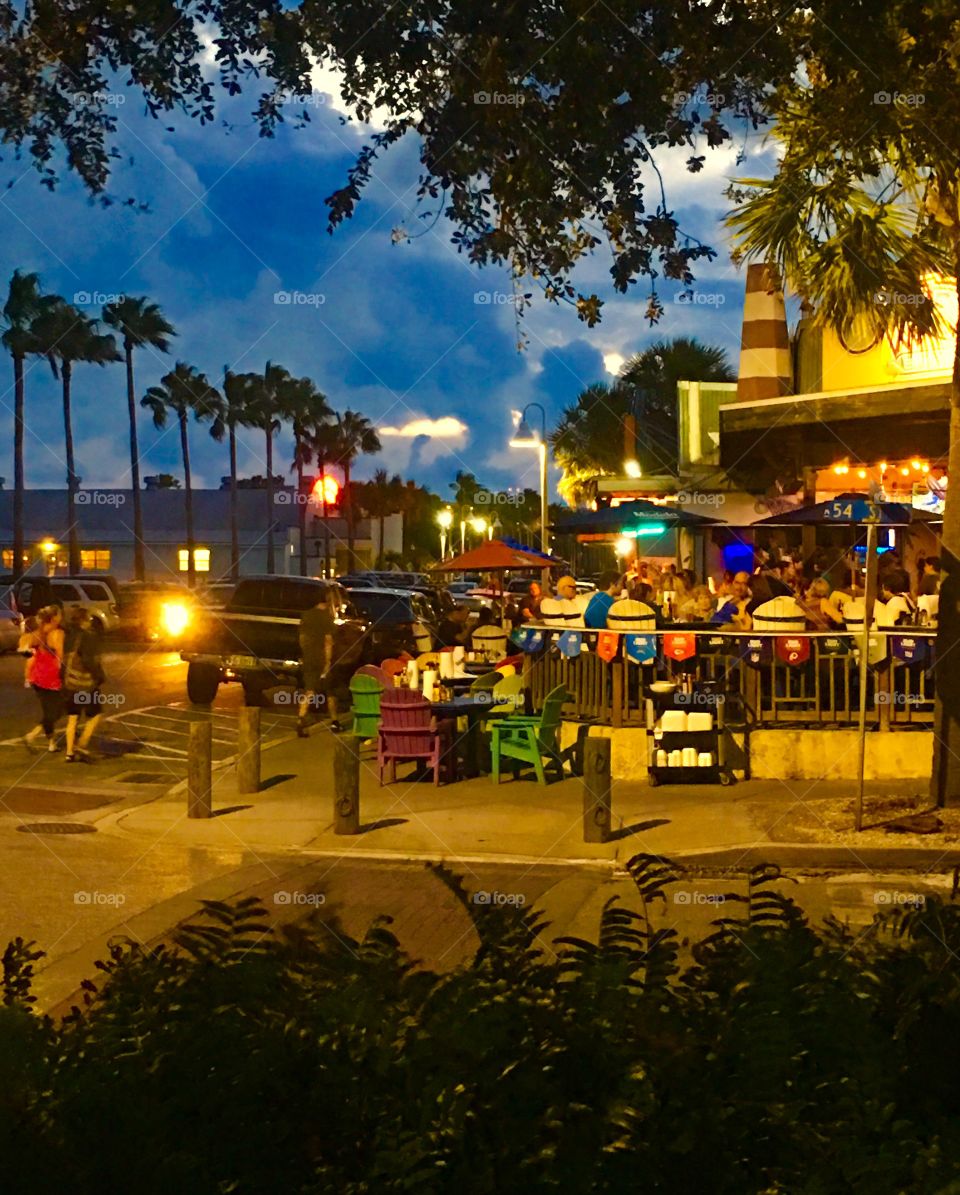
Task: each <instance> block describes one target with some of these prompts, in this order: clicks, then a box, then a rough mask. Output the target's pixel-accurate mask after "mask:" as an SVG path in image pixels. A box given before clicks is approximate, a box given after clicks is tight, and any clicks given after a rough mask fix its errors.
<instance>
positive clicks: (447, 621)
mask: <svg viewBox="0 0 960 1195" xmlns="http://www.w3.org/2000/svg"><path fill="white" fill-rule="evenodd" d="M469 621H470V609H469V607H467V606H460V605H458V606H454V608H453V609H452V610H451V611H450V612H449V614H447V616H446V618H444V619H443V621H442V622H441V623H440V625H439V626H438V627H437V647H463V646H464V645H465V644H466V642H467V640H468V639H469V638H470V628H469V626H468V623H469Z"/></svg>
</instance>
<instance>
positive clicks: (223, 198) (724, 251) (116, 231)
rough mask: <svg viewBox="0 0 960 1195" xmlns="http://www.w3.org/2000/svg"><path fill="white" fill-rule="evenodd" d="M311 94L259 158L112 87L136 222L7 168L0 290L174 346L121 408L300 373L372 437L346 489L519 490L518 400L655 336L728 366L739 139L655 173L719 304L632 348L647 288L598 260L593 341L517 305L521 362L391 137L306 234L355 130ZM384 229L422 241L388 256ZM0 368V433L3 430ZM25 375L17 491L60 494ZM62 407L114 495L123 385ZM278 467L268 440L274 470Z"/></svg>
mask: <svg viewBox="0 0 960 1195" xmlns="http://www.w3.org/2000/svg"><path fill="white" fill-rule="evenodd" d="M316 81H317V85H318V90H317V91H316V92H315V93H314V96H313V103H311V104H310V106H309V113H310V117H311V121H310V124H309V125H308V126H307V127H305V128H303V129H296V128H293V127H290V126H285V127H281V129H280V130H279V133H278V135H277V137H276V138H275V139H273V140H268V139H262V138H261V137H260V136H259V135H258V129H257V127H256V126H255V124H254V123H253V121H252V120H251V118H250V117H249V115H248V112H249V110H250V108H251V107H252V105H253V98H252V94H249V95H244V96H241V97H239V98H237V99H235V100H229V101H228V100H224V99H223V98H222V97H221V98H220V100H219V101H218V102H219V107H218V122H221V121H225V122H226V127H225V125H224V124H223V123H217V124H215V125H212V126H208V127H206V128H201V127H200V126H199V124H198V123H197V122H189V121H186V120H183V119H176V118H174V119H173V120H170V119H167V120H163V121H156V120H153V119H152V118H150V117H149V116H147V115H146V114H145V113H144V112H143V107H142V103H141V102H138V97H137V95H136V93H134V92H133V91H132V90H131V91H125V90H123V89H119V90H118V93H117V94H118V95H120V96H122V98H123V102H122V103H120V104H117V105H116V110H117V113H118V116H119V121H120V129H119V134H118V138H117V145H118V147H119V148H120V150H121V151H122V154H123V159H122V161H121V162H120V163H118V165H117V168H116V170H115V173H114V176H113V178H112V180H111V184H110V193H111V194H112V195H114V196H116V197H117V198H118V199H121V200H122V199H123V198H125V197H127V196H135V197H136V198H137V200H139V201H143V202H146V203H147V204H149V212H147V213H142V212H138V211H135V210H132V209H129V208H125V207H123V206H122V205H121V204H119V203H118V204H116V205H115V206H113V207H110V208H109V209H107V210H103V209H102V208H101V207H100V206H99V205H97V204H96V203H92V202H91V201H90V199H89V197H88V196H87V195H86V193H85V192H84V191H83V188H82V187H81V186H80V184H79V183H78V182H77V181H76V179H74V178H73V177H71V176H69V175H66V174H64V175H63V179H62V182H61V185H60V188H59V189H58V190H57V191H56V192H54V193H53V194H51V193H49V192H48V191H47V190H45V189H44V188H43V187H41V186H40V185H39V182H38V180H37V177H36V175H35V174H34V172H33V171H32V169H31V168H30V166H29V165H28V163H27V162H21V163H17V162H14V161H12V160H11V159H10V158H9V157H8V158H7V159H6V160H5V161H4V162H3V163H2V165H0V172H2V173H0V177H3V178H5V179H6V180H9V181H10V182H11V183H12V186H11V187H9V188H8V189H7V190H5V191H4V192H2V203H3V207H4V215H5V222H4V227H5V233H6V235H5V236H4V238H3V243H2V247H0V272H2V275H3V283H4V289H5V286H6V280H7V279H8V278H9V275H10V273H11V272H12V270H13V269H14V268H16V267H20V268H21V269H24V270H28V271H30V270H35V271H37V272H39V273H40V275H41V279H42V282H43V285H44V288H45V289H46V290H48V291H56V292H58V293H60V294H62V295H63V296H64V297H65V298H67V299H68V300H69V301H72V302H76V303H77V305H78V306H82V307H83V309H84V310H85V311H87V312H88V313H89V314H91V315H96V314H98V306H99V304H98V303H95V302H93V300H95V299H99V300H101V301H104V300H105V299H109V298H112V297H114V296H116V295H120V294H130V295H137V296H139V295H147V296H148V297H149V298H150V299H152V300H153V301H156V302H158V303H159V304H160V305H161V307H162V308H163V310H164V312H165V314H166V315H167V318H168V319H169V320H170V321H171V322H172V323H173V324H174V326H175V327H176V328H177V330H178V332H179V335H178V337H177V338H176V340H175V342H174V345H173V348H172V350H171V352H170V354H169V355H168V356H167V357H164V356H163V355H160V354H156V353H155V352H152V351H149V350H145V351H143V352H141V353H140V354H139V356H138V359H137V371H138V372H137V388H138V393H139V394H140V395H142V394H143V392H144V391H145V390H146V388H147V387H148V386H149V385H151V384H153V383H155V382H156V381H158V380H159V378H160V376H161V375H162V374H163V373H164V372H166V371H167V370H168V369H170V368H172V366H173V364H174V362H175V361H176V360H184V361H187V362H189V363H190V364H193V365H195V366H197V367H198V368H200V369H201V370H203V371H205V372H206V373H207V374H208V376H209V377H210V379H211V380H212V381H215V382H217V381H219V378H220V376H221V371H222V368H223V366H224V365H229V366H230V367H231V368H232V369H234V370H237V371H246V370H257V369H262V368H263V365H264V363H265V361H267V360H268V359H269V360H272V361H275V362H278V363H280V364H283V365H285V366H286V367H287V368H288V369H290V370H291V371H292V372H293V373H294V374H297V375H301V374H307V375H309V376H311V377H312V378H313V379H314V380H315V382H316V383H317V384H318V386H319V387H320V388H321V389H322V390H323V391H324V392H325V393H326V395H327V396H328V398H329V400H330V402H331V403H332V405H333V406H334V407H335V408H336V409H339V410H343V409H345V408H347V407H349V408H351V409H353V410H359V411H361V412H363V413H364V414H366V415H367V416H368V417H369V418H370V419H371V420H373V421H374V422H375V423H376V424H377V425H378V426H379V427H383V428H387V429H392V430H391V431H390V434H386V435H384V437H383V441H384V451H383V453H382V454H380V455H379V456H377V457H372V458H368V459H367V460H365V461H364V462H363V463H361V465H360V466H359V467H358V469H357V476H358V477H364V476H369V475H370V473H371V472H372V471H373V470H374V469H375V468H377V467H386V468H388V469H389V470H391V471H394V470H396V471H399V472H401V473H402V474H404V476H405V477H413V478H415V479H416V480H417V481H418V482H420V483H423V484H427V485H429V486H430V487H431V488H433V489H435V490H437V491H438V492H440V493H441V494H443V495H444V496H449V493H450V491H449V489H448V484H449V482H450V481H451V480H452V478H453V475H454V474H455V472H456V471H457V470H458V469H463V470H467V471H470V472H474V473H476V474H477V475H478V476H479V477H480V478H481V480H482V481H483V482H484V483H486V484H488V485H491V486H494V487H502V486H508V485H530V486H534V487H535V486H536V485H537V480H536V454H535V453H529V452H523V451H518V450H511V449H509V448H508V446H507V440H508V438H509V431H510V427H511V412H512V411H515V410H517V409H519V408H520V407H522V406H523V405H524V403H526V402H530V401H534V400H536V401H540V402H541V403H543V404H544V405H545V407H546V409H547V413H548V418H549V419H550V421H551V422H553V421H555V419H556V418H557V417H558V415H559V413H560V411H561V409H562V408H563V406H564V405H566V404H568V403H570V402H572V401H573V400H574V399H575V398H576V396H577V394H578V393H579V391H580V390H581V389H582V388H584V387H585V386H587V385H589V384H591V383H593V382H597V381H604V380H606V381H609V380H611V377H612V374H611V372H610V370H611V369H613V370H615V369H616V368H617V367H618V360H619V358H626V357H628V356H629V355H630V354H631V353H634V352H637V351H639V350H640V349H642V348H643V347H644V346H645V345H646V344H649V343H650V342H651V341H652V340H654V339H657V338H659V337H663V336H674V335H681V334H687V335H690V334H693V335H697V336H699V337H700V338H701V339H704V340H707V341H709V342H713V343H717V344H721V345H723V346H724V347H725V348H727V350H728V351H729V353H730V357H731V361H732V362H734V363H735V362H736V354H737V347H738V344H739V334H740V305H741V291H742V282H741V279H740V276H739V275H738V273H737V271H736V270H735V268H734V267H733V266H732V265H731V263H730V261H729V256H728V246H727V241H726V237H725V235H724V233H723V231H722V229H721V228H720V219H721V217H722V214H723V212H724V210H725V207H726V201H725V200H724V198H723V195H722V191H723V188H724V186H725V185H726V182H727V180H729V179H730V178H732V177H742V176H746V175H756V174H757V173H767V172H768V169H769V160H768V158H767V155H766V154H764V153H763V147H762V146H761V145H760V144H759V142H757V143H756V153H755V154H753V155H751V156H748V157H747V160H746V161H745V162H744V163H743V164H741V165H740V166H737V165H736V163H735V150H733V149H731V150H729V151H720V152H713V153H709V152H708V156H707V165H706V169H705V170H704V171H703V172H702V173H701V174H699V175H695V176H694V175H689V174H687V173H686V172H685V171H684V170H683V169H682V161H683V158H684V157H685V156H686V155H685V154H680V155H677V156H676V157H675V158H673V159H671V158H664V159H661V165H662V166H663V168H664V173H665V176H666V181H667V187H668V200H669V202H670V203H671V205H672V206H673V207H674V209H675V210H676V211H677V212H679V213H680V217H681V224H682V226H683V227H684V228H685V229H686V230H688V231H690V232H691V233H693V234H695V235H697V236H699V237H700V238H701V239H704V240H706V241H708V242H709V243H711V244H713V245H714V247H716V248H717V249H718V250H719V256H718V258H717V260H716V261H715V262H713V263H712V264H703V265H702V266H701V269H700V271H699V276H698V287H697V289H698V291H700V292H702V293H704V294H710V295H714V296H719V299H714V300H712V301H710V302H709V303H702V304H698V305H696V306H693V307H691V306H681V305H678V304H676V303H675V302H673V301H672V299H673V295H674V289H673V288H670V287H666V288H664V289H663V292H662V293H663V296H664V300H665V305H666V315H665V317H664V319H663V320H662V321H661V323H660V325H659V326H658V327H657V328H655V329H653V330H651V329H650V328H648V326H647V325H646V323H645V322H644V319H643V313H644V308H645V305H646V301H647V293H648V286H647V283H645V282H643V281H641V282H639V283H638V284H637V286H636V287H634V288H632V291H631V293H630V294H629V295H628V296H617V295H615V294H614V293H613V291H612V288H611V287H610V286H609V285H608V275H607V273H606V271H607V268H608V261H607V260H606V258H605V257H604V256H603V255H598V256H597V257H596V258H595V259H594V260H592V261H591V262H590V263H588V264H587V265H586V266H585V267H584V268H583V270H582V272H581V273H580V274H579V275H578V277H577V282H578V284H579V285H580V287H581V288H590V289H593V288H596V289H597V290H598V293H599V294H600V295H601V297H603V298H605V299H607V300H608V303H607V305H606V306H605V308H604V319H603V322H602V323H601V325H600V326H599V327H598V328H595V329H592V330H591V329H588V328H587V327H586V326H585V325H584V324H582V323H580V322H579V321H578V320H577V318H576V314H575V312H574V311H573V309H572V308H570V307H567V306H561V307H554V306H551V305H549V304H547V303H545V302H543V301H540V300H535V302H534V306H533V308H532V310H530V311H528V313H527V314H526V316H525V318H524V320H523V324H524V331H525V334H526V337H527V340H528V345H527V348H526V350H525V351H524V352H522V353H518V352H517V349H516V340H517V335H516V329H515V322H514V309H513V307H512V305H511V303H510V301H509V300H510V295H511V286H510V280H509V276H508V274H507V272H506V271H504V270H492V269H489V270H479V269H476V268H475V267H473V266H471V265H470V264H469V263H468V262H467V261H466V260H465V259H464V258H463V257H462V256H460V255H458V254H457V252H456V250H455V249H454V247H453V246H452V245H451V244H450V240H449V233H450V227H449V225H448V224H446V222H445V221H443V220H441V221H440V222H439V223H437V224H436V226H435V227H433V228H432V229H429V230H428V227H429V225H430V224H431V223H432V221H431V220H424V219H422V218H421V216H420V214H419V213H418V210H417V209H416V207H415V205H414V195H415V191H416V185H417V176H418V164H417V158H416V146H415V144H414V142H413V141H412V140H411V139H408V140H407V141H406V142H404V143H401V144H400V145H399V146H397V147H395V148H394V149H393V150H391V151H389V152H388V153H387V154H386V155H385V157H384V158H383V159H382V160H381V164H380V165H379V166H378V167H377V168H376V171H375V178H374V180H373V181H372V182H371V184H370V186H369V188H368V190H367V192H366V196H365V198H364V200H363V202H362V203H361V205H360V208H359V212H358V214H357V215H356V216H355V217H354V219H353V220H352V221H350V222H349V223H348V224H347V225H346V226H343V227H341V228H340V229H338V230H337V232H335V233H334V235H333V236H330V235H329V234H328V233H327V231H326V208H325V206H324V203H323V200H324V197H325V196H326V195H328V194H329V193H330V191H332V190H333V189H334V188H335V187H337V186H339V185H341V184H342V183H343V181H344V179H345V176H346V171H347V168H348V166H349V164H350V163H351V161H352V160H353V155H354V154H355V152H356V150H357V149H358V148H359V146H360V145H361V144H362V143H363V134H364V131H365V130H364V129H363V128H362V127H361V126H357V125H355V124H347V125H344V124H343V123H342V122H341V119H340V116H341V114H340V113H339V112H338V111H337V108H336V107H335V104H336V102H337V101H336V100H335V99H334V98H333V96H332V94H331V93H334V92H335V90H336V85H335V81H334V80H332V79H331V77H330V76H329V75H320V74H319V73H318V76H317V80H316ZM323 89H325V90H323ZM171 124H172V125H173V126H174V127H175V131H174V132H170V131H168V129H167V126H168V125H171ZM428 210H429V209H428ZM420 211H421V212H422V211H423V209H420ZM397 227H403V228H405V229H406V230H407V232H408V233H411V234H417V233H422V235H417V236H415V237H414V239H411V240H406V241H403V242H401V243H398V244H394V243H393V240H392V237H391V232H392V230H393V229H395V228H397ZM425 230H426V231H425ZM278 299H279V301H278ZM284 300H287V301H284ZM6 369H7V372H6V374H5V375H3V389H2V391H0V393H2V400H3V410H2V412H0V415H2V418H3V419H4V420H5V427H6V428H7V429H8V431H9V429H11V426H12V377H11V371H10V369H9V365H8V366H7V367H6ZM28 370H29V372H28V377H27V418H28V425H29V433H28V439H27V484H28V486H61V485H63V484H64V474H65V467H64V464H63V433H62V420H61V415H60V399H59V387H58V384H57V383H56V382H55V381H54V380H53V378H52V375H51V372H50V369H49V366H48V365H47V364H46V362H45V361H42V360H39V361H37V360H35V361H32V362H30V363H29V365H28ZM75 408H76V413H75V433H76V436H77V443H78V450H77V458H78V471H79V473H80V474H81V476H82V478H83V485H84V486H103V487H107V486H118V487H119V486H123V485H126V484H129V465H128V459H127V443H126V416H125V404H124V373H123V369H122V367H121V366H113V367H109V368H107V369H103V370H101V369H98V368H97V367H94V366H82V365H80V366H78V367H77V369H76V371H75ZM191 435H192V451H193V455H194V464H195V471H196V477H197V480H196V484H197V485H198V486H201V485H208V486H209V485H217V484H219V479H220V477H221V475H222V474H224V473H225V472H226V468H227V466H226V451H225V448H223V447H221V446H219V445H217V444H215V443H214V442H213V441H211V440H210V438H209V436H208V435H207V433H206V430H205V429H204V428H201V427H197V428H192V429H191ZM261 440H262V436H259V435H257V434H255V433H251V432H244V433H242V436H241V451H240V462H239V463H240V470H241V473H242V474H250V473H256V472H262V470H263V459H262V446H261ZM11 441H12V436H10V435H4V436H3V441H2V443H3V458H2V460H0V472H2V474H3V475H4V476H5V477H6V478H7V484H8V485H10V484H11V483H12V473H13V465H12V443H11ZM141 448H142V452H143V455H144V457H145V464H144V470H145V471H146V472H153V471H169V472H172V473H175V474H178V475H179V474H180V473H181V467H180V463H179V445H178V441H177V436H176V432H175V429H174V428H173V427H172V426H170V427H168V429H166V430H165V431H160V432H158V431H156V430H154V428H153V426H152V424H151V423H150V420H149V417H148V415H147V413H146V412H143V413H142V419H141ZM291 457H292V449H291V445H290V440H289V436H287V435H286V434H284V435H283V436H282V437H281V438H280V443H279V445H278V451H277V455H276V460H277V462H278V468H279V467H281V466H285V465H287V464H288V463H289V462H290V459H291Z"/></svg>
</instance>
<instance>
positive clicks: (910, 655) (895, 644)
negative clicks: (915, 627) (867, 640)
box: [890, 635, 928, 664]
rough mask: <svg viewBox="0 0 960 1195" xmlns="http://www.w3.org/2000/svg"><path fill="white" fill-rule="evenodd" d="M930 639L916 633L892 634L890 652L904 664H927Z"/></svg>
mask: <svg viewBox="0 0 960 1195" xmlns="http://www.w3.org/2000/svg"><path fill="white" fill-rule="evenodd" d="M927 645H928V640H926V639H918V638H916V636H914V635H891V636H890V654H891V655H892V656H893V658H894V659H895V660H898V661H901V662H902V663H904V664H925V663H926V662H927Z"/></svg>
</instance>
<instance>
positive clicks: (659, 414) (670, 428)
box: [550, 336, 734, 506]
mask: <svg viewBox="0 0 960 1195" xmlns="http://www.w3.org/2000/svg"><path fill="white" fill-rule="evenodd" d="M733 376H734V375H733V372H732V370H731V369H730V366H729V364H728V362H727V358H726V354H725V353H724V351H723V349H721V348H717V347H715V346H713V345H705V344H702V343H701V342H700V341H698V340H696V339H694V338H691V337H685V336H679V337H676V338H675V339H673V340H661V341H658V342H657V343H656V344H652V345H650V347H649V348H647V349H644V351H643V352H641V353H637V354H636V355H635V356H634V357H632V358H631V359H630V360H629V361H628V362H627V364H626V365H625V367H624V369H623V372H622V373H621V375H620V377H619V378H617V380H616V381H615V382H612V383H609V384H608V383H606V382H595V383H594V384H593V385H591V386H588V387H587V388H586V389H585V390H584V391H582V392H581V394H580V395H579V396H578V398H577V401H576V402H575V403H574V404H573V405H572V406H570V407H567V408H566V410H565V411H564V412H563V414H562V415H561V416H560V420H559V422H558V423H557V426H556V428H555V429H554V431H553V432H552V433H551V435H550V443H551V446H552V448H553V451H554V455H555V457H556V460H557V463H558V464H559V465H560V467H561V469H562V470H563V476H562V477H561V479H560V483H559V486H558V489H559V490H560V493H561V495H562V496H563V498H564V500H565V501H566V502H568V503H569V504H570V505H571V506H574V505H578V504H580V503H584V502H590V501H592V500H593V499H594V498H595V497H596V483H597V478H598V477H601V476H603V475H604V474H620V473H622V472H623V461H624V455H625V453H624V436H623V430H624V427H625V426H627V420H628V419H629V418H630V417H632V418H633V419H634V420H635V427H636V432H637V438H638V446H637V458H638V460H639V461H640V464H641V466H642V467H643V470H644V472H647V473H649V472H660V473H673V472H675V471H676V468H677V455H676V444H677V382H678V381H681V380H684V381H691V382H711V381H712V382H729V381H732V380H733Z"/></svg>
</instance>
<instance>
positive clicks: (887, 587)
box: [878, 569, 917, 627]
mask: <svg viewBox="0 0 960 1195" xmlns="http://www.w3.org/2000/svg"><path fill="white" fill-rule="evenodd" d="M880 600H881V601H882V602H883V603H884V606H885V610H884V614H883V620H882V625H884V626H888V627H895V626H901V625H902V624H904V623H912V622H913V621H914V620H915V619H916V616H917V606H916V603H915V602H914V600H913V598H912V597H911V596H910V581H909V579H908V577H907V575H906V573H902V572H900V570H899V569H894V570H892V571H891V572H889V573H887V575H886V576H885V577H884V578H883V580H882V581H881V582H880ZM878 621H880V620H879V619H878Z"/></svg>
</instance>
